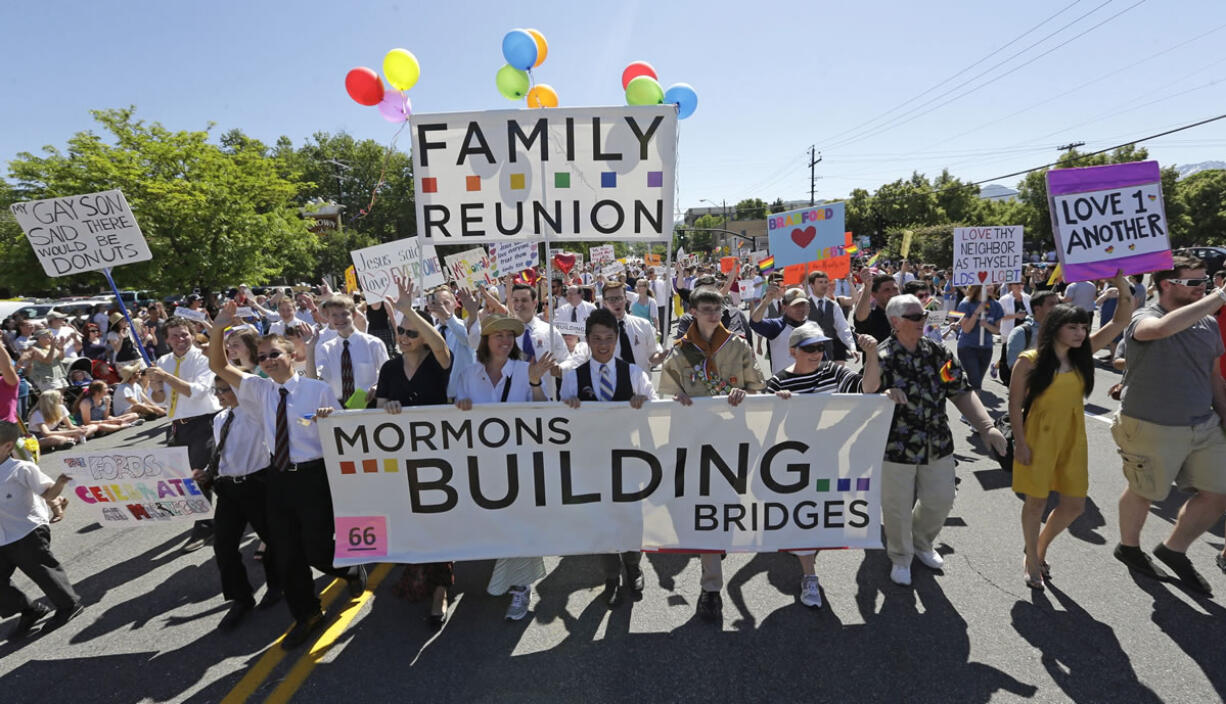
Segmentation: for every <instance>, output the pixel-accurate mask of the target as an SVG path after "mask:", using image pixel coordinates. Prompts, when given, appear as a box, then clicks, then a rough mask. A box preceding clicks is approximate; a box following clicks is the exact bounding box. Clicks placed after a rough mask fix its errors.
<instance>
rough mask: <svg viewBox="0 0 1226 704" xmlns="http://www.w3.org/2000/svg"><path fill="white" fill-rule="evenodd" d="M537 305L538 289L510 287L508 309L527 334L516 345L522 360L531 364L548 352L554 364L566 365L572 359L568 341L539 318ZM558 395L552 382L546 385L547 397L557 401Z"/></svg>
mask: <svg viewBox="0 0 1226 704" xmlns="http://www.w3.org/2000/svg"><path fill="white" fill-rule="evenodd" d="M536 301H537V294H536V289H535V288H533V287H532V286H527V285H524V284H515V285H513V286H512V287H511V294H510V298H509V300H508V306H507V307H508V308H509V309H510V310H511V315H513V316H515V317H516V318H518V319H519V322H521V323H523V324H524V332H523V334H522V335H520V336H519V339H518V340H517V341H516V342H517V343H518V344H519V349H520V351H521V352H523V355H524V356H523V359H524V360H525V361H529V362H530V361H532V360H534V359H536V357H537V356H539V355H541V354H542V353H544V352H549V353H551V354H552V355H553V359H554V361H555V362H557V363H558V364H565V363H566V361H567V360H568V359H570V352H569V351H568V350H567V349H566V340H565V339H563V338H562V333H561V332H560V331H558V330H557V329H556V328H551V327H550V325H549V323H547V322H545V321H544V320H541V319H540V318H538V317H536ZM550 333H552V334H550ZM559 373H560V372H559ZM555 391H556V389H555V388H554V383H553V382H550V383H548V384H545V395H546V396H547V397H549V398H556V397H555V395H554V393H553V392H555Z"/></svg>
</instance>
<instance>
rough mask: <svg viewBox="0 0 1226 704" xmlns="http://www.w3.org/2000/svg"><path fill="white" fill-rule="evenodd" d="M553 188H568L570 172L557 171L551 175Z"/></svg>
mask: <svg viewBox="0 0 1226 704" xmlns="http://www.w3.org/2000/svg"><path fill="white" fill-rule="evenodd" d="M553 187H554V188H570V174H569V173H568V172H566V171H559V172H557V173H555V174H554V175H553Z"/></svg>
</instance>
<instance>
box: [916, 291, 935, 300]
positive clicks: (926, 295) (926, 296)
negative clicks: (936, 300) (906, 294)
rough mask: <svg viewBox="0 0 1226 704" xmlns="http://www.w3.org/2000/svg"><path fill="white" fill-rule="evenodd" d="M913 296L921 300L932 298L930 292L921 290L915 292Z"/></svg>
mask: <svg viewBox="0 0 1226 704" xmlns="http://www.w3.org/2000/svg"><path fill="white" fill-rule="evenodd" d="M915 297H916V298H918V299H920V300H921V301H925V300H928V299H929V298H932V294H931V293H922V292H921V293H917V294H915Z"/></svg>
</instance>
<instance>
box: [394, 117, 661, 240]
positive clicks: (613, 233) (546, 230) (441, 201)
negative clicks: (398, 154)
mask: <svg viewBox="0 0 1226 704" xmlns="http://www.w3.org/2000/svg"><path fill="white" fill-rule="evenodd" d="M409 121H410V127H411V130H412V134H413V174H414V177H415V178H416V179H417V191H416V194H415V196H416V198H415V200H416V203H417V227H418V232H419V233H420V234H421V235H422V236H423V237H426V238H428V239H432V240H434V241H435V242H436V243H441V244H456V243H460V242H504V241H507V240H514V239H538V238H541V237H550V238H552V239H564V240H609V239H618V240H634V241H658V240H665V239H667V238H668V237H670V236H671V233H672V229H673V220H672V216H673V184H674V172H675V169H676V161H677V143H676V135H677V110H676V108H675V107H674V106H672V105H659V106H654V105H653V106H626V107H604V108H569V109H552V110H492V111H487V112H469V113H445V114H434V115H421V114H417V115H413V116H412V117H411V118H410V119H409Z"/></svg>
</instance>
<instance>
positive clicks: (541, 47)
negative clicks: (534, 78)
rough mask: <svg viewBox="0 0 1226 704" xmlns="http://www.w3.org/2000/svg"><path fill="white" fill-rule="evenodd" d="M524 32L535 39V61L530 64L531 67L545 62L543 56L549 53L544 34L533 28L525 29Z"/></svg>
mask: <svg viewBox="0 0 1226 704" xmlns="http://www.w3.org/2000/svg"><path fill="white" fill-rule="evenodd" d="M524 31H525V32H527V33H528V34H531V35H532V38H533V39H535V40H536V63H534V64H532V68H536V67H537V66H540V65H541V64H543V63H545V57H546V56H548V55H549V42H547V41H545V35H544V34H541V33H540V32H538V31H536V30H535V29H525V30H524Z"/></svg>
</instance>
